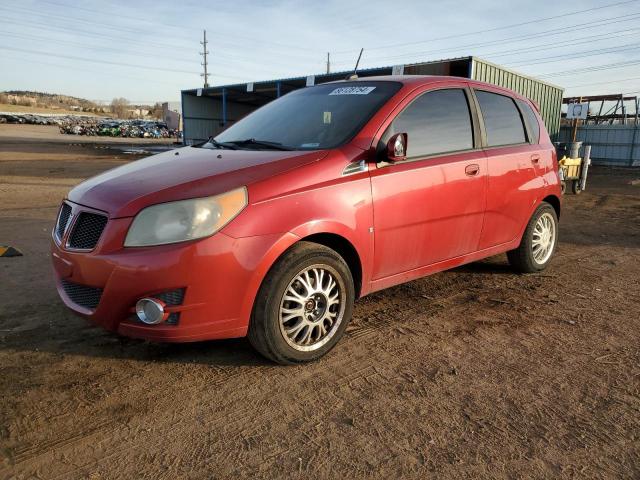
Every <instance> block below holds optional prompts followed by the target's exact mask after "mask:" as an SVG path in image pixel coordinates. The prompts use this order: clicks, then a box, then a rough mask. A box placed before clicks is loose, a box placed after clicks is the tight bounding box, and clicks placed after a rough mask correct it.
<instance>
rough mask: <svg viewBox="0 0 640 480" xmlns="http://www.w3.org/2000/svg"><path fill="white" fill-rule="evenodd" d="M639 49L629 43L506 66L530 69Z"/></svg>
mask: <svg viewBox="0 0 640 480" xmlns="http://www.w3.org/2000/svg"><path fill="white" fill-rule="evenodd" d="M638 47H640V43H629V44H627V45H621V46H620V47H616V48H613V47H612V48H600V49H596V50H585V51H584V52H576V53H571V54H567V55H554V56H552V57H542V58H534V59H531V60H524V61H522V62H515V63H507V64H506V66H517V67H523V66H526V67H528V66H532V65H540V64H542V63H553V62H560V61H563V60H573V59H578V58H584V57H592V56H595V55H606V54H607V53H616V52H624V51H627V50H637V49H638ZM525 62H529V63H525Z"/></svg>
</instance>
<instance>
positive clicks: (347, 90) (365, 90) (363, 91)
mask: <svg viewBox="0 0 640 480" xmlns="http://www.w3.org/2000/svg"><path fill="white" fill-rule="evenodd" d="M375 89H376V87H340V88H336V89H335V90H333V91H332V92H331V93H330V94H329V95H368V94H369V93H371V92H373V91H374V90H375Z"/></svg>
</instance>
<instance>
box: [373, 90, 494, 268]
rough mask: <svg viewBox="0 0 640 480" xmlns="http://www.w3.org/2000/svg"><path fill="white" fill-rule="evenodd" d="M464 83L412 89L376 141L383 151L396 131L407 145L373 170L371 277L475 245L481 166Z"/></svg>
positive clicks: (483, 163)
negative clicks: (402, 156) (402, 154)
mask: <svg viewBox="0 0 640 480" xmlns="http://www.w3.org/2000/svg"><path fill="white" fill-rule="evenodd" d="M465 87H466V84H460V86H458V87H449V86H448V87H446V88H439V89H433V87H431V90H428V91H424V90H423V91H422V92H420V93H418V94H415V95H414V96H413V97H412V98H411V99H409V100H405V102H404V103H403V104H401V105H400V106H399V107H398V110H401V111H399V113H397V114H395V115H396V116H395V118H393V120H392V121H391V120H390V124H389V125H388V127H386V129H385V130H384V134H383V135H382V136H381V138H380V141H379V148H382V149H383V146H384V145H386V142H387V140H388V139H389V138H390V137H391V136H392V135H393V134H394V133H400V132H404V133H407V134H408V148H407V159H406V160H405V161H402V162H397V163H393V164H389V163H385V162H380V163H378V165H377V168H375V169H372V170H371V186H372V194H373V205H374V231H375V252H374V268H373V278H374V279H380V278H384V277H388V276H391V275H394V274H398V273H402V272H406V271H409V270H412V269H415V268H419V267H422V266H426V265H431V264H434V263H437V262H440V261H443V260H447V259H449V258H453V257H456V256H460V255H464V254H466V253H470V252H473V251H475V250H476V249H477V246H478V241H479V238H480V232H481V229H482V220H483V214H484V207H485V196H486V172H487V168H486V157H485V154H484V152H483V151H482V150H481V148H480V143H479V138H478V136H479V135H478V132H479V129H478V126H477V124H476V123H475V122H474V117H473V115H472V112H473V108H475V107H474V104H473V103H472V96H471V92H470V90H468V89H467V88H465ZM383 128H385V127H384V126H383Z"/></svg>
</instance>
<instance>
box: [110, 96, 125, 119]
mask: <svg viewBox="0 0 640 480" xmlns="http://www.w3.org/2000/svg"><path fill="white" fill-rule="evenodd" d="M128 107H129V100H127V99H126V98H122V97H120V98H114V99H113V100H111V113H113V115H115V116H116V117H117V118H127V117H128V116H129V110H128Z"/></svg>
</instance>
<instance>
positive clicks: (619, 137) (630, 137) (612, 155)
mask: <svg viewBox="0 0 640 480" xmlns="http://www.w3.org/2000/svg"><path fill="white" fill-rule="evenodd" d="M571 132H572V127H569V126H563V127H562V128H561V129H560V137H559V139H558V140H559V141H560V142H570V141H571ZM576 141H578V142H582V143H583V145H591V161H592V162H593V163H594V164H595V165H611V166H613V165H616V166H626V167H640V125H582V126H580V127H578V134H577V136H576Z"/></svg>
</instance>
